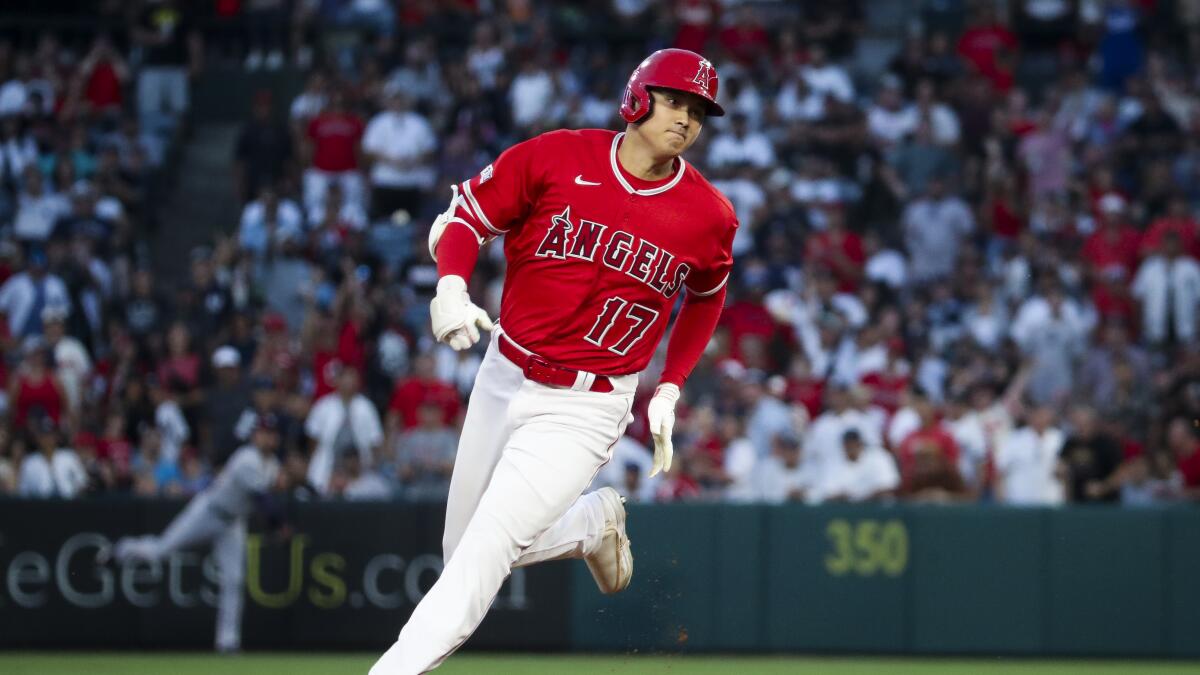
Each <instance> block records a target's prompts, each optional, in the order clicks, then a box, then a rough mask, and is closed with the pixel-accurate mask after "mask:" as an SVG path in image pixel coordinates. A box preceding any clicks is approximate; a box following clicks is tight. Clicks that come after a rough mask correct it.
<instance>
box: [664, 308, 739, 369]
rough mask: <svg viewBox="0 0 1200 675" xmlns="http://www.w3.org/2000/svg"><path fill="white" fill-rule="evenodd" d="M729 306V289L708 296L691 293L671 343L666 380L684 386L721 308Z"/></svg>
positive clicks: (666, 367) (666, 366)
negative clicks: (726, 298) (727, 301)
mask: <svg viewBox="0 0 1200 675" xmlns="http://www.w3.org/2000/svg"><path fill="white" fill-rule="evenodd" d="M724 307H725V289H724V288H722V289H721V290H719V291H717V292H716V293H713V294H712V295H707V296H698V295H692V294H689V295H688V296H687V297H686V298H684V300H683V307H680V308H679V316H678V317H677V318H676V319H675V328H674V329H672V331H671V341H670V342H668V343H667V362H666V364H665V365H664V366H663V374H662V380H661V381H662V382H664V383H670V384H674V385H677V386H680V387H682V386H683V381H684V380H686V379H687V376H688V375H690V374H691V372H692V369H693V368H695V367H696V364H697V363H698V362H699V361H700V355H701V354H703V353H704V348H705V347H707V346H708V341H709V339H710V338H711V337H712V334H713V331H714V330H716V328H717V321H718V320H719V319H720V318H721V310H722V309H724Z"/></svg>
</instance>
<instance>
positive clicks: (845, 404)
mask: <svg viewBox="0 0 1200 675" xmlns="http://www.w3.org/2000/svg"><path fill="white" fill-rule="evenodd" d="M852 403H853V400H852V398H851V391H850V388H849V387H848V386H846V385H845V384H844V383H832V384H831V385H829V386H828V387H827V388H826V389H825V411H824V412H822V413H821V414H820V415H818V416H817V418H816V419H815V420H813V422H812V424H811V425H809V427H808V430H807V433H806V434H805V438H804V464H805V466H807V467H808V468H809V471H810V474H811V475H812V477H813V478H814V480H818V481H824V480H825V476H826V475H829V474H832V473H834V472H835V471H837V466H838V465H839V464H841V463H842V461H844V458H845V456H844V454H843V452H842V437H843V436H845V434H846V432H847V431H851V430H854V431H857V432H859V434H860V435H863V434H867V433H870V432H868V431H867V429H868V427H869V426H870V420H868V419H867V418H866V417H865V416H864V415H863V414H862V413H861V412H860V411H858V410H855V409H854V408H853V407H851V406H852Z"/></svg>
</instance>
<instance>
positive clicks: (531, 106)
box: [508, 58, 555, 130]
mask: <svg viewBox="0 0 1200 675" xmlns="http://www.w3.org/2000/svg"><path fill="white" fill-rule="evenodd" d="M554 90H555V87H554V78H553V77H551V75H550V71H549V69H548V68H546V64H545V63H544V60H543V59H541V58H531V59H526V60H525V61H524V62H523V63H522V64H521V70H520V71H519V72H518V73H517V76H516V77H514V78H513V81H512V85H511V86H510V87H509V90H508V97H509V104H510V105H511V106H512V120H513V124H515V125H517V126H518V127H519V128H521V129H526V130H533V129H536V128H537V127H538V125H539V123H540V122H542V121H544V120H545V118H546V112H547V111H548V110H550V108H551V107H552V106H551V104H552V103H553V101H554V98H555V91H554Z"/></svg>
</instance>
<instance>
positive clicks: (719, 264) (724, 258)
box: [684, 199, 738, 296]
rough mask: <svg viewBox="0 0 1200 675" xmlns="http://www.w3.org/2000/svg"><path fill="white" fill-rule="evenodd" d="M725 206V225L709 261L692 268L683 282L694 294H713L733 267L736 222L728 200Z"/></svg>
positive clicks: (720, 287) (727, 277) (727, 279)
mask: <svg viewBox="0 0 1200 675" xmlns="http://www.w3.org/2000/svg"><path fill="white" fill-rule="evenodd" d="M722 201H724V199H723V200H722ZM725 206H726V207H727V211H728V214H729V218H728V220H727V221H726V223H727V226H726V228H725V231H724V233H722V234H721V235H720V239H719V241H718V244H717V247H716V249H715V250H714V251H713V252H712V253H711V254H710V255H709V256H708V260H709V261H710V262H709V263H708V264H707V265H705V266H704V267H703V268H702V269H697V270H692V272H691V274H689V275H688V277H687V281H686V282H684V283H685V285H686V286H687V289H688V291H690V292H691V293H693V294H695V295H701V296H704V295H713V294H714V293H716V292H717V291H719V290H721V289H722V288H725V283H726V282H728V281H729V271H730V270H731V269H733V235H734V234H736V233H737V228H738V222H737V217H736V216H734V215H733V207H732V206H729V202H728V201H725Z"/></svg>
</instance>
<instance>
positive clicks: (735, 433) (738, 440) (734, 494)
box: [717, 415, 760, 503]
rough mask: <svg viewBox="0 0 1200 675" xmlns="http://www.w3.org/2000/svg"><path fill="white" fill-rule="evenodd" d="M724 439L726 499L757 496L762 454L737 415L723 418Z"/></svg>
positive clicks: (731, 500)
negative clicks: (757, 477) (756, 448)
mask: <svg viewBox="0 0 1200 675" xmlns="http://www.w3.org/2000/svg"><path fill="white" fill-rule="evenodd" d="M717 424H718V425H720V429H721V438H722V440H723V441H724V442H725V458H724V467H722V468H723V470H724V473H725V476H726V478H728V480H729V484H728V485H726V486H725V499H726V500H727V501H730V502H736V503H745V502H751V501H756V500H757V499H758V490H757V488H756V486H755V478H756V476H757V474H758V471H759V464H760V462H759V456H758V451H757V450H755V448H754V444H753V443H751V442H750V439H749V438H746V435H745V434H744V433H743V429H742V423H741V420H740V419H739V418H738V417H737V416H735V415H725V416H723V417H721V418H720V419H719V420H718V421H717Z"/></svg>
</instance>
